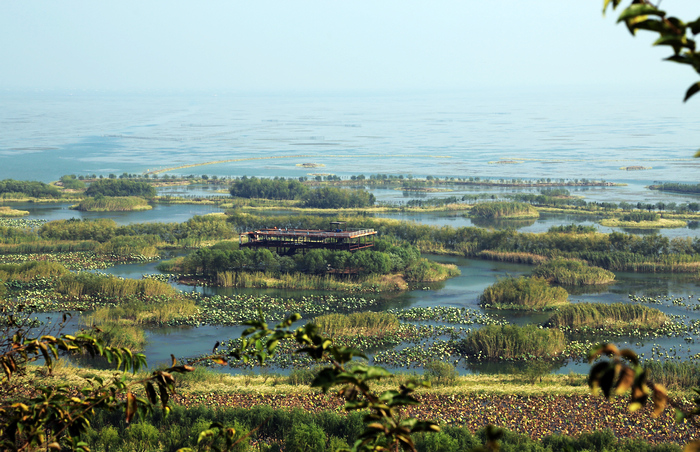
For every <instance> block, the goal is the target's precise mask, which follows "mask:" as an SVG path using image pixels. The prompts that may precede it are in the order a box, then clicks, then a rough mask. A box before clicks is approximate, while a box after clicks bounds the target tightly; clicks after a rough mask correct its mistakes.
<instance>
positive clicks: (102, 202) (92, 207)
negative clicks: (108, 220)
mask: <svg viewBox="0 0 700 452" xmlns="http://www.w3.org/2000/svg"><path fill="white" fill-rule="evenodd" d="M152 208H153V207H152V206H151V205H150V204H148V201H147V200H145V199H144V198H140V197H138V196H96V197H94V198H87V199H84V200H82V201H80V202H79V203H78V204H75V205H73V206H71V209H74V210H80V211H83V212H135V211H139V210H151V209H152Z"/></svg>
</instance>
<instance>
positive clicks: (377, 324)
mask: <svg viewBox="0 0 700 452" xmlns="http://www.w3.org/2000/svg"><path fill="white" fill-rule="evenodd" d="M313 323H315V324H316V325H317V326H318V327H319V329H320V330H321V331H322V332H324V333H325V334H328V335H330V336H331V337H333V336H349V335H366V336H369V335H371V336H376V335H379V334H385V333H391V332H394V331H396V330H398V328H399V319H397V318H396V316H395V315H394V314H389V313H387V312H353V313H352V314H328V315H322V316H319V317H316V318H315V319H314V320H313Z"/></svg>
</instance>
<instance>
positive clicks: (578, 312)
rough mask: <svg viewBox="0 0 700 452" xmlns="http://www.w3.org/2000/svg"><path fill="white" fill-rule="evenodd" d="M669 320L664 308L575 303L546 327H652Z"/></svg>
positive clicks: (560, 312) (554, 317)
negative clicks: (662, 310) (661, 309)
mask: <svg viewBox="0 0 700 452" xmlns="http://www.w3.org/2000/svg"><path fill="white" fill-rule="evenodd" d="M668 321H669V318H668V316H667V315H666V314H664V313H663V312H661V311H660V310H658V309H656V308H650V307H648V306H642V305H638V304H629V303H613V304H606V303H573V304H570V305H567V306H564V307H562V308H559V310H558V311H557V312H556V313H555V314H554V315H553V316H552V317H551V318H550V319H549V320H548V321H547V322H546V323H545V326H546V327H550V328H554V327H556V328H559V327H570V328H574V329H576V328H581V327H589V328H610V329H619V328H624V329H625V330H628V329H641V330H651V329H656V328H659V327H661V326H663V325H664V324H665V323H666V322H668Z"/></svg>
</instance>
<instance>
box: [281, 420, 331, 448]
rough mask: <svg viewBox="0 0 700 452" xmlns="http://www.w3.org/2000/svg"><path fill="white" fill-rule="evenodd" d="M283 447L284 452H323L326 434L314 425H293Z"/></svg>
mask: <svg viewBox="0 0 700 452" xmlns="http://www.w3.org/2000/svg"><path fill="white" fill-rule="evenodd" d="M284 446H285V451H286V452H325V450H326V433H325V432H324V431H323V429H321V428H320V427H319V426H317V425H316V424H314V423H311V424H294V425H293V426H292V429H291V430H290V432H289V434H288V435H287V438H286V441H285V443H284Z"/></svg>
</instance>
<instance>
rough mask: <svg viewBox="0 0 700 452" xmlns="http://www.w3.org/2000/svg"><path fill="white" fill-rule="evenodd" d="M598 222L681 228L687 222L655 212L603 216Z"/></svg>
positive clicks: (628, 225) (634, 226)
mask: <svg viewBox="0 0 700 452" xmlns="http://www.w3.org/2000/svg"><path fill="white" fill-rule="evenodd" d="M600 224H601V225H602V226H607V227H611V228H615V227H618V228H635V229H657V228H683V227H685V226H686V225H687V224H688V222H687V221H685V220H672V219H668V218H661V215H659V214H658V213H655V212H632V213H628V214H625V215H623V216H621V217H620V218H605V219H603V220H601V221H600Z"/></svg>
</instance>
